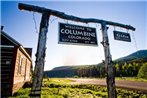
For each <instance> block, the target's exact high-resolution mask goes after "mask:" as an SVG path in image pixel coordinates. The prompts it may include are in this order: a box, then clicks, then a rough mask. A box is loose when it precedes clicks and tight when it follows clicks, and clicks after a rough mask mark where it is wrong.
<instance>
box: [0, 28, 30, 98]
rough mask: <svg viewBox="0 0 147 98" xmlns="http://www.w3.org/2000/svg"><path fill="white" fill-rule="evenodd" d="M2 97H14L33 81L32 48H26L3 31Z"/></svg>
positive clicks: (0, 46)
mask: <svg viewBox="0 0 147 98" xmlns="http://www.w3.org/2000/svg"><path fill="white" fill-rule="evenodd" d="M0 35H1V44H0V48H1V97H2V98H3V97H4V98H5V97H8V96H12V95H13V94H14V93H15V92H17V91H18V90H19V89H20V88H21V87H22V86H23V85H24V83H25V82H27V81H30V80H31V71H32V59H31V55H32V48H24V47H23V46H22V45H21V44H20V43H19V42H17V41H16V40H15V39H13V38H12V37H10V36H9V35H8V34H6V33H5V32H4V31H3V30H1V33H0Z"/></svg>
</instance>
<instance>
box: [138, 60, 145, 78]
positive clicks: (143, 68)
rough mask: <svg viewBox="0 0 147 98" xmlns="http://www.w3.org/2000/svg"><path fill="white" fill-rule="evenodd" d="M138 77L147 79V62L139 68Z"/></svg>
mask: <svg viewBox="0 0 147 98" xmlns="http://www.w3.org/2000/svg"><path fill="white" fill-rule="evenodd" d="M138 77H139V78H144V79H147V63H144V64H143V65H142V66H141V68H140V69H139V72H138Z"/></svg>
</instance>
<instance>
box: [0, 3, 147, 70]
mask: <svg viewBox="0 0 147 98" xmlns="http://www.w3.org/2000/svg"><path fill="white" fill-rule="evenodd" d="M18 3H19V1H1V25H3V26H4V31H5V32H6V33H7V34H9V35H10V36H11V37H13V38H15V39H16V40H17V41H19V42H20V43H21V44H22V45H23V46H24V47H32V48H33V56H32V58H33V65H35V63H34V62H35V53H36V50H37V49H36V47H37V41H38V33H36V29H35V24H34V20H33V12H28V11H24V10H23V11H20V10H19V9H18ZM20 3H26V4H31V5H37V6H41V7H46V8H49V9H54V10H58V11H62V12H64V13H66V14H69V15H74V16H78V17H82V18H97V19H103V20H108V21H114V22H119V23H123V24H128V25H132V26H133V27H135V28H136V31H133V32H132V31H128V32H129V33H130V35H131V40H132V41H131V43H129V42H122V41H117V40H114V38H113V30H114V27H113V26H109V29H108V35H109V41H110V49H111V50H110V51H111V54H112V59H117V58H120V57H123V56H126V55H128V54H130V53H132V52H135V51H137V50H142V49H147V29H146V27H147V25H146V23H147V20H146V17H147V16H146V15H147V10H146V9H147V5H146V3H147V2H146V1H125V2H124V1H120V2H116V1H110V2H108V1H104V2H102V1H85V2H84V1H70V2H68V1H62V2H61V1H60V2H59V1H42V2H39V1H34V2H33V1H32V2H29V1H20ZM34 16H35V20H36V25H37V29H38V30H39V26H40V20H41V14H39V13H34ZM53 20H54V21H53ZM59 22H63V23H69V24H75V25H83V26H90V27H94V28H96V30H97V39H98V47H91V46H80V45H65V44H58V23H59ZM100 28H101V26H100V24H96V23H89V24H84V23H79V22H78V23H77V22H74V21H68V20H64V19H60V18H57V17H55V16H51V17H50V21H49V28H48V34H47V38H48V39H47V51H46V63H45V70H50V69H52V68H54V67H57V66H63V65H72V66H74V65H85V64H86V65H87V64H97V63H100V62H101V61H102V60H104V50H103V46H102V45H101V43H100V42H101V41H102V35H101V30H100ZM115 30H118V31H123V32H126V31H127V30H125V29H122V28H119V27H115ZM133 36H134V37H135V41H136V45H137V48H136V45H135V41H134V39H133Z"/></svg>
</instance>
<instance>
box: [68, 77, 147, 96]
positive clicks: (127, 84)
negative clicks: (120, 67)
mask: <svg viewBox="0 0 147 98" xmlns="http://www.w3.org/2000/svg"><path fill="white" fill-rule="evenodd" d="M69 79H70V80H72V81H73V82H71V84H94V85H101V86H106V80H104V79H86V78H69ZM115 85H116V87H118V88H125V89H130V90H139V91H142V92H144V93H147V82H139V81H128V80H116V81H115Z"/></svg>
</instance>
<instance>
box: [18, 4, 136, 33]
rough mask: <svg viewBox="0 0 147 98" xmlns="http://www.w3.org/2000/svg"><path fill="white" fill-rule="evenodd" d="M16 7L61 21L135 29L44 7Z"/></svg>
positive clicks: (24, 5)
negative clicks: (47, 14)
mask: <svg viewBox="0 0 147 98" xmlns="http://www.w3.org/2000/svg"><path fill="white" fill-rule="evenodd" d="M18 7H19V9H20V10H27V11H33V12H38V13H44V12H46V13H49V14H50V15H53V16H56V17H59V18H62V19H67V20H72V21H76V22H83V23H100V24H106V25H111V26H117V27H121V28H125V29H128V30H133V31H135V28H134V27H133V26H130V25H124V24H121V23H117V22H112V21H106V20H101V19H94V18H80V17H76V16H72V15H67V14H65V13H64V12H59V11H56V10H52V9H47V8H44V7H38V6H34V5H28V4H22V3H19V5H18Z"/></svg>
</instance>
